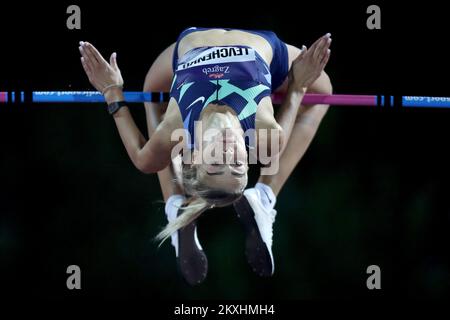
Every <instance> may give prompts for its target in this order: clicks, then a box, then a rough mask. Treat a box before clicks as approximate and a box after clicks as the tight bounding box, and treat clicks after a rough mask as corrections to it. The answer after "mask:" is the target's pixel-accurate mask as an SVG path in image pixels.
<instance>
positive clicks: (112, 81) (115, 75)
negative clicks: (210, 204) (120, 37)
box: [79, 42, 172, 173]
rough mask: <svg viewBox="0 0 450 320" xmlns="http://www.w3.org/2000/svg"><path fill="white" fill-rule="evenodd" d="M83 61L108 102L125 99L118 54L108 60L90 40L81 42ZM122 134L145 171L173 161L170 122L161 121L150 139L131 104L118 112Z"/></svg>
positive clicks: (138, 165) (90, 78)
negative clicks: (142, 128)
mask: <svg viewBox="0 0 450 320" xmlns="http://www.w3.org/2000/svg"><path fill="white" fill-rule="evenodd" d="M79 49H80V53H81V56H82V57H81V63H82V65H83V69H84V71H85V72H86V75H87V76H88V78H89V81H90V83H91V84H92V85H93V86H94V87H95V89H97V90H98V91H100V92H102V93H103V94H104V96H105V101H106V103H107V104H108V105H110V104H111V103H113V102H119V101H124V97H123V92H122V86H123V79H122V75H121V73H120V69H119V67H118V65H117V60H116V53H113V54H112V55H111V57H110V62H109V63H108V62H107V61H106V60H105V59H104V58H103V57H102V55H101V54H100V53H99V52H98V51H97V49H96V48H95V47H94V46H93V45H92V44H90V43H88V42H80V47H79ZM113 117H114V121H115V123H116V126H117V129H118V131H119V135H120V137H121V139H122V142H123V144H124V146H125V149H126V150H127V153H128V156H129V157H130V159H131V161H132V162H133V164H134V165H135V166H136V168H138V169H139V170H141V171H142V172H145V173H153V172H157V171H159V170H162V169H164V168H165V167H166V166H167V165H168V164H169V163H170V152H171V149H172V142H171V141H170V134H171V130H170V129H168V124H167V123H164V121H163V122H161V123H160V124H159V126H158V128H157V129H156V130H155V131H154V133H153V134H152V136H151V137H150V140H149V141H146V139H145V138H144V136H143V135H142V133H141V132H140V130H139V128H138V127H137V126H136V123H135V122H134V120H133V117H132V116H131V113H130V110H129V109H128V107H127V106H123V107H121V108H120V109H119V110H117V111H116V112H115V113H114V114H113Z"/></svg>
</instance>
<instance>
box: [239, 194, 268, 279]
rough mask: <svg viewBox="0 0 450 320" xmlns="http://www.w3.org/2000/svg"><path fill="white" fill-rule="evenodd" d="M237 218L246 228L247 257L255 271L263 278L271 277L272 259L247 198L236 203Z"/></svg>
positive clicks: (242, 198)
mask: <svg viewBox="0 0 450 320" xmlns="http://www.w3.org/2000/svg"><path fill="white" fill-rule="evenodd" d="M234 208H235V210H236V212H237V216H238V218H239V219H240V221H241V223H242V225H243V226H244V230H245V234H246V239H245V255H246V257H247V261H248V263H249V264H250V266H251V267H252V268H253V271H254V272H255V273H257V274H258V275H260V276H261V277H270V276H272V275H273V266H272V259H271V258H270V253H269V249H267V246H266V244H265V242H264V241H263V239H262V237H261V234H260V232H259V228H258V225H257V223H256V220H255V213H254V211H253V209H252V207H251V206H250V203H249V202H248V200H247V198H246V197H245V196H243V197H241V198H240V199H239V200H237V201H236V202H235V203H234Z"/></svg>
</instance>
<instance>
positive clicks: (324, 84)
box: [307, 71, 333, 94]
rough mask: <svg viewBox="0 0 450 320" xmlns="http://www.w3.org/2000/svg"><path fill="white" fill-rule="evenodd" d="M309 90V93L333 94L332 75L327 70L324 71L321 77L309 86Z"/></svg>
mask: <svg viewBox="0 0 450 320" xmlns="http://www.w3.org/2000/svg"><path fill="white" fill-rule="evenodd" d="M307 92H309V93H319V94H332V93H333V85H332V84H331V80H330V77H329V76H328V74H326V73H325V71H322V74H321V75H320V76H319V78H318V79H317V80H316V81H315V82H314V83H313V84H312V85H311V86H310V87H309V88H308V90H307Z"/></svg>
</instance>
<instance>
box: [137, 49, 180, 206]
mask: <svg viewBox="0 0 450 320" xmlns="http://www.w3.org/2000/svg"><path fill="white" fill-rule="evenodd" d="M172 52H173V45H172V46H170V47H168V48H167V49H166V50H165V51H163V52H162V53H161V54H160V55H159V56H158V58H157V59H156V60H155V62H154V63H153V65H152V66H151V68H150V70H149V71H148V73H147V76H146V77H145V84H144V91H146V92H152V91H153V92H167V91H169V90H170V84H171V80H172V76H173V74H172ZM166 109H167V103H154V102H146V103H145V113H146V118H147V128H148V133H149V135H151V134H152V133H153V132H154V131H155V130H156V128H157V126H158V124H159V123H160V122H161V120H162V117H163V116H164V113H165V111H166ZM173 162H174V161H173ZM175 168H176V169H177V170H178V171H179V170H181V162H177V161H175ZM176 173H177V172H175V170H174V165H173V164H172V165H170V166H168V167H166V168H165V169H163V170H161V171H159V172H158V178H159V184H160V186H161V191H162V194H163V197H164V201H165V202H167V199H169V198H170V196H171V195H174V194H183V193H184V192H183V189H182V187H181V186H180V184H178V183H177V182H176V180H175V177H176Z"/></svg>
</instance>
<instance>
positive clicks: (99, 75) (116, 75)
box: [79, 41, 123, 93]
mask: <svg viewBox="0 0 450 320" xmlns="http://www.w3.org/2000/svg"><path fill="white" fill-rule="evenodd" d="M79 49H80V53H81V64H82V65H83V69H84V71H85V72H86V75H87V76H88V78H89V82H90V83H91V84H92V85H93V86H94V87H95V89H97V90H98V91H100V92H102V93H105V91H106V90H107V89H108V88H111V87H122V86H123V79H122V75H121V73H120V70H119V67H118V65H117V54H116V53H115V52H114V53H113V54H112V55H111V57H110V59H109V63H108V62H107V61H106V60H105V59H104V58H103V57H102V55H101V54H100V52H98V50H97V49H96V48H95V47H94V46H93V45H92V44H90V43H89V42H83V41H81V42H80V46H79Z"/></svg>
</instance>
